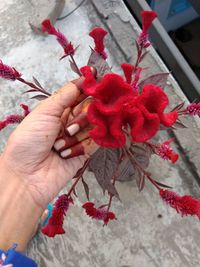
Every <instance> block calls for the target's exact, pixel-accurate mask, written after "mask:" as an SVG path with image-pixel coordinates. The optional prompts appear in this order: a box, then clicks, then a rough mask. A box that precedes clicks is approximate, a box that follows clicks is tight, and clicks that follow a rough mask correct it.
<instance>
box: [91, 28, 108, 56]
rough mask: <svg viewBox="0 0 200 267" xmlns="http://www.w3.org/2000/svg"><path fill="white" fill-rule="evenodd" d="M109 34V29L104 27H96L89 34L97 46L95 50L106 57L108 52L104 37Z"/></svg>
mask: <svg viewBox="0 0 200 267" xmlns="http://www.w3.org/2000/svg"><path fill="white" fill-rule="evenodd" d="M106 35H107V31H106V30H104V29H103V28H94V29H93V30H92V31H91V32H90V33H89V36H91V37H92V38H93V39H94V43H95V48H94V50H95V51H96V52H97V53H99V54H100V55H101V56H102V57H103V58H104V59H106V58H107V54H106V52H105V51H104V48H105V47H104V38H105V36H106Z"/></svg>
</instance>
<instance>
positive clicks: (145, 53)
mask: <svg viewBox="0 0 200 267" xmlns="http://www.w3.org/2000/svg"><path fill="white" fill-rule="evenodd" d="M148 53H149V51H145V52H144V53H143V54H142V56H141V57H140V62H141V61H142V60H143V59H144V58H145V57H146V55H147V54H148Z"/></svg>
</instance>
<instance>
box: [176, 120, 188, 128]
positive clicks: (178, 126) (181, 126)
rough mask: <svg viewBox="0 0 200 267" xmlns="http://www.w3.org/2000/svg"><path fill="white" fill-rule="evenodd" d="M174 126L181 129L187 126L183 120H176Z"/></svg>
mask: <svg viewBox="0 0 200 267" xmlns="http://www.w3.org/2000/svg"><path fill="white" fill-rule="evenodd" d="M173 126H174V128H181V129H186V128H188V127H187V126H186V125H185V124H184V123H183V122H181V121H180V120H178V121H176V122H175V123H174V125H173Z"/></svg>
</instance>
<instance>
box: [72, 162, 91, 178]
mask: <svg viewBox="0 0 200 267" xmlns="http://www.w3.org/2000/svg"><path fill="white" fill-rule="evenodd" d="M88 163H89V160H86V162H85V163H84V165H83V167H81V168H80V169H79V170H78V171H77V173H76V174H75V175H74V177H73V179H74V178H79V177H81V176H83V174H84V172H85V170H86V168H87V166H88Z"/></svg>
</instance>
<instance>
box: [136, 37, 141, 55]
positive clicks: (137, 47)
mask: <svg viewBox="0 0 200 267" xmlns="http://www.w3.org/2000/svg"><path fill="white" fill-rule="evenodd" d="M135 45H136V49H137V53H139V50H140V47H139V44H138V42H137V40H135Z"/></svg>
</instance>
